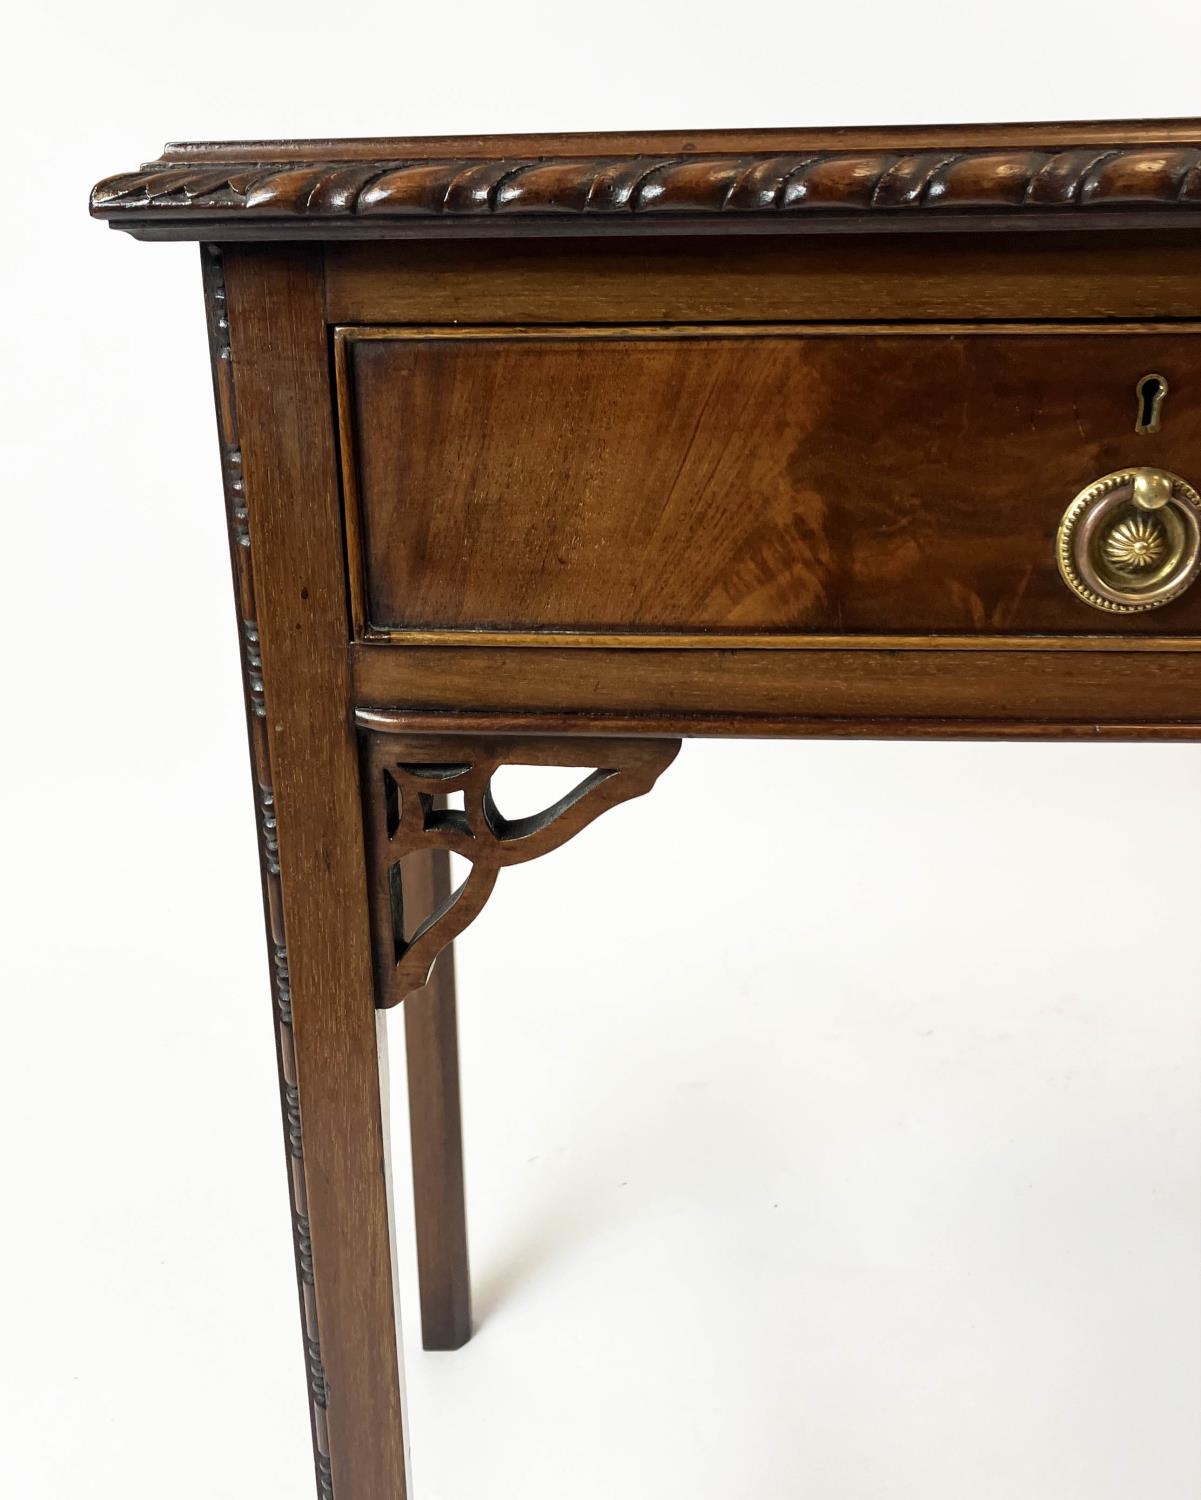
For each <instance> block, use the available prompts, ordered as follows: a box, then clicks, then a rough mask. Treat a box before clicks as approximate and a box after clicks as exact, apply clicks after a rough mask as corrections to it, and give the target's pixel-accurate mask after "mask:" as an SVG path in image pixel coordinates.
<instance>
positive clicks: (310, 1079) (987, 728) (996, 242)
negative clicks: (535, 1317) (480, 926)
mask: <svg viewBox="0 0 1201 1500" xmlns="http://www.w3.org/2000/svg"><path fill="white" fill-rule="evenodd" d="M92 212H93V213H94V214H96V215H97V216H99V217H101V218H104V219H107V220H108V221H109V222H110V223H111V225H112V226H113V227H114V228H118V229H124V230H128V231H130V232H131V233H133V234H134V235H136V236H138V237H139V238H142V239H148V240H155V239H164V240H171V239H193V240H197V241H200V242H201V259H202V266H203V274H204V287H205V295H206V299H207V307H208V320H209V331H210V337H211V346H212V361H213V372H214V386H215V390H216V400H217V417H218V426H219V432H220V442H221V456H222V463H223V467H224V476H225V498H226V507H227V515H228V522H229V532H230V542H231V547H230V550H231V555H232V558H233V571H234V582H235V590H236V596H237V608H238V613H239V620H240V627H241V631H242V639H243V642H244V648H245V649H244V653H243V661H242V669H243V675H244V680H245V689H246V704H247V720H248V724H249V732H250V747H251V760H252V765H253V773H254V782H255V795H256V797H257V802H258V808H259V814H260V819H261V830H262V837H261V855H262V867H263V888H264V896H265V908H266V918H267V932H268V947H269V953H270V963H271V973H272V979H273V986H274V997H275V1022H276V1035H277V1040H278V1048H279V1071H280V1092H281V1097H282V1102H283V1112H284V1121H285V1140H286V1146H287V1154H288V1170H289V1174H290V1182H291V1192H292V1210H293V1228H294V1241H295V1249H296V1267H297V1274H298V1279H299V1287H300V1300H301V1312H302V1320H303V1329H304V1343H305V1357H306V1360H307V1362H308V1371H309V1387H310V1393H311V1412H312V1430H313V1448H314V1454H315V1459H316V1473H317V1489H318V1493H319V1495H320V1496H322V1497H325V1500H329V1497H331V1496H333V1497H336V1500H402V1497H404V1496H405V1495H406V1494H407V1492H408V1481H407V1477H406V1443H405V1435H404V1432H403V1426H402V1404H401V1386H400V1377H399V1371H398V1341H397V1337H396V1308H395V1292H394V1284H393V1269H392V1255H391V1231H390V1223H391V1216H390V1209H389V1182H388V1175H387V1152H386V1141H385V1135H384V1128H383V1123H382V1118H381V1099H380V1078H379V1057H380V1048H379V1043H378V1040H377V1024H378V1017H379V1013H380V1012H381V1011H382V1010H383V1009H385V1008H387V1007H389V1006H393V1005H396V1004H399V1003H400V1002H401V1001H404V1002H405V1005H404V1011H405V1031H406V1038H407V1045H408V1079H409V1090H410V1110H411V1115H412V1139H413V1165H414V1180H415V1189H416V1200H417V1205H416V1206H417V1233H418V1248H419V1271H420V1285H421V1313H422V1324H423V1332H424V1340H425V1344H426V1346H427V1347H429V1348H440V1349H447V1348H455V1347H458V1346H459V1345H461V1344H462V1343H463V1342H464V1341H465V1340H466V1339H467V1338H468V1337H469V1335H470V1331H471V1321H470V1294H469V1287H468V1266H467V1241H466V1230H465V1214H464V1202H463V1177H462V1159H461V1141H460V1125H459V1083H458V1072H457V1066H458V1065H457V1052H456V1031H455V997H454V981H453V973H452V967H451V951H450V944H451V942H452V940H453V939H454V937H455V936H456V935H457V934H458V933H459V932H461V931H462V930H463V928H464V927H465V926H466V925H467V923H468V922H470V921H471V920H472V918H473V917H474V916H475V915H476V913H477V912H478V911H479V910H480V908H481V907H482V905H483V903H484V902H485V901H486V899H487V897H488V894H489V892H490V890H491V888H492V886H493V884H494V882H495V881H496V879H497V877H498V874H499V872H500V871H501V870H502V869H503V868H504V867H505V866H507V865H514V864H519V863H521V862H522V861H524V860H527V859H531V858H534V857H535V856H539V855H542V854H544V853H547V852H549V851H551V850H553V849H554V848H555V847H556V846H557V845H559V844H561V843H563V842H564V841H565V840H566V839H568V838H570V837H571V836H572V835H574V834H575V833H576V832H578V831H579V830H580V829H582V828H583V827H584V826H585V825H586V824H587V823H589V822H590V821H591V820H592V819H594V818H595V817H597V816H598V814H600V813H601V812H603V811H604V810H605V809H606V808H608V807H611V806H613V805H614V804H615V803H618V802H620V801H623V800H625V799H627V798H631V797H635V796H638V795H640V794H642V793H644V792H647V791H649V790H650V789H651V787H652V786H653V784H654V782H655V779H656V778H657V777H658V776H659V775H660V773H661V772H663V771H664V770H665V769H666V767H667V766H668V765H669V763H670V762H671V760H672V758H673V757H674V756H675V754H676V752H677V749H678V748H679V741H680V739H681V738H682V737H685V736H690V735H730V736H739V735H741V736H763V735H773V736H802V735H810V736H838V735H860V736H871V737H894V736H896V737H900V736H904V737H919V738H920V737H929V738H944V737H958V738H979V737H987V738H1001V739H1029V738H1045V739H1068V738H1075V739H1088V740H1097V739H1106V738H1110V739H1112V738H1123V739H1142V738H1147V739H1178V740H1180V739H1183V740H1195V739H1197V738H1201V712H1199V703H1201V700H1199V698H1198V691H1199V689H1201V655H1199V654H1198V646H1199V643H1201V588H1194V587H1193V584H1194V582H1195V579H1196V576H1197V574H1198V571H1199V570H1201V496H1199V494H1198V491H1197V489H1196V488H1194V486H1196V485H1201V122H1197V121H1150V122H1123V123H1115V124H1071V125H1068V124H1058V125H1020V126H991V127H979V126H974V127H969V128H958V129H957V128H947V127H937V128H931V129H915V128H906V129H891V130H885V129H881V130H875V129H869V130H862V129H857V130H828V131H821V130H795V131H793V130H766V131H754V130H752V131H730V132H720V133H715V132H712V131H694V132H679V133H673V132H669V133H662V134H646V135H643V134H625V135H601V136H559V137H550V136H524V137H523V136H514V137H508V138H461V139H460V138H445V139H429V140H393V139H389V140H361V141H360V140H353V141H300V142H288V141H265V142H239V143H231V144H218V145H206V144H199V145H191V144H189V145H177V146H170V147H168V148H167V150H166V152H165V153H164V155H163V156H162V157H161V158H160V159H159V160H157V161H154V162H151V163H149V164H148V165H146V166H144V167H142V168H141V169H140V170H139V171H136V172H132V173H127V174H125V175H122V176H118V177H113V178H110V179H108V180H107V181H105V182H103V183H101V184H100V185H99V186H98V187H97V188H96V189H95V191H94V193H93V196H92ZM509 763H521V764H555V765H566V766H571V767H578V768H580V780H579V783H578V786H577V787H576V790H575V791H574V792H573V793H571V794H570V795H569V796H567V797H565V798H563V799H562V801H560V802H558V803H556V804H555V805H554V806H553V807H550V808H548V809H546V811H545V812H544V813H542V814H541V815H540V816H537V817H530V818H521V819H515V820H511V819H507V818H506V817H505V816H504V815H503V812H502V811H501V810H500V809H499V808H498V807H497V805H496V802H495V800H494V798H493V795H492V791H491V778H492V776H493V773H494V772H495V771H496V770H497V768H498V767H500V766H502V765H505V764H509ZM452 852H453V853H456V854H459V855H461V856H463V857H464V858H465V859H466V860H467V861H468V862H469V869H470V873H469V875H468V876H467V878H466V880H465V881H464V882H463V884H462V885H461V886H460V887H459V888H458V889H453V890H452V888H451V878H450V855H451V853H452ZM506 878H510V877H507V876H506ZM511 878H513V879H519V878H520V877H519V876H518V875H515V876H513V877H511ZM439 954H441V957H439Z"/></svg>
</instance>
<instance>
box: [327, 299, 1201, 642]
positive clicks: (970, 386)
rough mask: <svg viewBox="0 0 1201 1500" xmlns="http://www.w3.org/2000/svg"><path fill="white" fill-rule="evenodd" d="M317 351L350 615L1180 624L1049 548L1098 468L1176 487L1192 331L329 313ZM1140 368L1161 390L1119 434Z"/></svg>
mask: <svg viewBox="0 0 1201 1500" xmlns="http://www.w3.org/2000/svg"><path fill="white" fill-rule="evenodd" d="M338 348H339V354H340V365H339V368H340V371H341V373H340V376H339V381H340V386H341V395H342V400H343V409H344V428H345V431H344V443H343V455H344V460H345V462H346V465H347V468H346V472H345V475H344V479H345V485H346V491H347V495H348V504H349V510H350V514H351V516H352V517H357V519H358V522H359V524H358V525H357V526H355V527H354V528H352V564H351V566H352V587H353V588H355V589H356V592H357V596H358V598H359V604H358V607H357V609H356V615H357V623H358V625H359V628H360V631H361V632H362V631H364V630H367V631H370V630H384V631H387V630H400V629H405V628H422V629H429V628H443V629H445V628H460V629H466V630H472V629H485V630H493V631H497V630H506V629H508V630H517V631H521V630H530V629H537V628H548V629H560V630H566V629H570V630H582V631H591V632H599V631H620V630H633V631H641V632H645V631H654V630H662V631H670V632H703V631H706V630H713V631H722V632H736V631H746V632H756V631H781V632H805V631H813V632H830V631H833V632H843V631H846V632H856V631H866V632H894V631H895V632H900V633H926V632H951V633H958V632H964V633H978V634H981V635H989V634H1021V633H1025V632H1037V633H1044V632H1057V631H1059V632H1073V631H1081V632H1085V633H1092V634H1101V635H1104V634H1109V633H1115V634H1116V633H1119V632H1120V633H1121V634H1123V635H1139V634H1149V633H1154V634H1164V633H1179V634H1187V633H1190V632H1193V631H1196V630H1197V629H1198V628H1201V593H1199V592H1196V591H1194V592H1193V593H1191V594H1187V595H1185V596H1184V597H1183V598H1182V599H1180V600H1179V601H1177V602H1175V603H1173V604H1170V605H1168V606H1166V607H1164V608H1163V609H1160V610H1157V611H1155V612H1154V613H1148V614H1146V615H1140V616H1134V617H1130V616H1109V617H1107V616H1105V615H1104V613H1102V612H1099V611H1095V610H1092V609H1090V608H1089V607H1088V606H1087V605H1086V604H1084V603H1083V602H1082V601H1081V600H1079V599H1078V598H1077V597H1076V596H1075V595H1073V594H1072V593H1071V592H1070V591H1069V590H1068V589H1067V588H1065V586H1064V584H1063V582H1062V580H1061V578H1060V576H1059V572H1058V567H1057V564H1056V560H1055V548H1054V539H1055V533H1056V528H1057V527H1058V524H1059V520H1060V517H1061V516H1062V514H1063V511H1064V509H1065V507H1066V506H1067V504H1068V502H1069V501H1070V500H1071V499H1072V497H1073V496H1074V495H1075V494H1076V493H1077V492H1078V491H1079V490H1081V489H1082V488H1084V486H1085V485H1087V484H1089V483H1090V482H1091V481H1092V480H1093V479H1094V478H1096V477H1097V476H1098V475H1100V474H1104V473H1106V472H1108V471H1109V470H1112V469H1117V468H1121V467H1125V466H1128V465H1130V464H1133V463H1149V464H1155V465H1158V466H1161V467H1164V468H1167V469H1169V470H1172V471H1174V472H1177V473H1180V474H1182V475H1184V476H1185V477H1186V478H1188V477H1189V476H1190V475H1193V476H1198V475H1201V385H1199V381H1198V374H1197V371H1198V351H1199V350H1201V339H1199V338H1198V336H1197V334H1196V333H1195V332H1192V331H1185V332H1171V331H1159V332H1154V331H1141V330H1140V331H1137V332H1116V331H1108V332H1105V333H1098V332H1095V331H1090V332H1079V333H1077V332H1069V331H1063V332H1052V333H1048V332H1047V331H1046V330H1045V329H1041V328H1039V327H1037V326H1034V325H1032V326H1030V327H1027V328H1018V329H1014V330H1012V331H1004V332H997V331H986V330H981V329H978V328H972V327H959V328H951V329H943V330H937V331H933V330H918V329H914V328H910V329H904V330H896V331H881V330H877V329H874V328H873V329H863V328H860V329H841V328H830V329H824V330H816V329H815V330H807V331H805V332H804V333H798V332H796V331H795V330H787V329H756V330H750V329H722V328H717V329H695V330H693V329H682V328H675V329H672V330H670V331H666V330H659V329H654V328H648V329H641V330H628V331H623V330H608V331H599V330H591V329H582V330H575V331H568V330H556V331H554V332H551V331H545V332H541V333H526V334H521V333H519V332H516V331H513V332H504V331H498V330H475V331H466V330H464V331H459V332H451V331H447V330H443V331H433V332H427V333H424V334H423V333H421V332H420V331H415V330H389V329H355V330H344V331H343V332H342V333H341V334H340V335H339V342H338ZM1148 370H1156V371H1160V372H1162V373H1163V374H1164V375H1165V376H1166V377H1167V380H1168V382H1169V386H1170V394H1169V396H1168V398H1167V403H1165V418H1164V422H1163V427H1162V429H1161V431H1159V432H1157V433H1146V434H1141V435H1138V434H1136V433H1135V431H1134V418H1135V395H1134V392H1135V386H1136V384H1137V382H1138V380H1139V379H1140V377H1141V376H1142V375H1144V374H1145V373H1146V372H1147V371H1148ZM1168 403H1171V405H1170V409H1169V407H1168ZM356 501H357V504H356ZM634 559H637V566H636V567H634V566H633V560H634Z"/></svg>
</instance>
